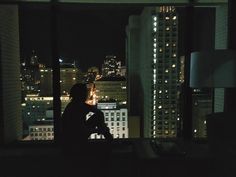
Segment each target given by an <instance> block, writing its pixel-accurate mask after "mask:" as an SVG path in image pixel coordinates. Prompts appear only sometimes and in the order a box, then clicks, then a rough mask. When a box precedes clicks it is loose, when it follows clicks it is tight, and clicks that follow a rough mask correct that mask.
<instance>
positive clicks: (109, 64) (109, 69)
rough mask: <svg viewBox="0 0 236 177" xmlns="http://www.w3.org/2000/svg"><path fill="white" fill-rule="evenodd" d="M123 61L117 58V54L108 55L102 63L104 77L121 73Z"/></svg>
mask: <svg viewBox="0 0 236 177" xmlns="http://www.w3.org/2000/svg"><path fill="white" fill-rule="evenodd" d="M120 68H121V61H117V60H116V56H114V55H110V56H106V59H105V61H104V64H103V65H102V77H116V76H118V74H119V73H120Z"/></svg>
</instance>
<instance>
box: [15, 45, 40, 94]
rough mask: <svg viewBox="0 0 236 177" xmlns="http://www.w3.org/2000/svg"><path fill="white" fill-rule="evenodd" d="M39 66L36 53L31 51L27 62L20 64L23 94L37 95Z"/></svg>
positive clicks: (38, 90)
mask: <svg viewBox="0 0 236 177" xmlns="http://www.w3.org/2000/svg"><path fill="white" fill-rule="evenodd" d="M40 66H41V65H40V64H39V58H38V56H37V55H36V52H35V51H34V50H33V51H32V56H31V57H30V61H29V62H23V63H21V78H20V79H21V83H22V91H23V94H37V93H39V92H40V88H39V85H40V71H39V70H40Z"/></svg>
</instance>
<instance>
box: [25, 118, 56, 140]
mask: <svg viewBox="0 0 236 177" xmlns="http://www.w3.org/2000/svg"><path fill="white" fill-rule="evenodd" d="M53 129H54V128H53V121H38V122H36V123H35V124H34V125H30V126H29V137H28V139H27V140H53V139H54V130H53Z"/></svg>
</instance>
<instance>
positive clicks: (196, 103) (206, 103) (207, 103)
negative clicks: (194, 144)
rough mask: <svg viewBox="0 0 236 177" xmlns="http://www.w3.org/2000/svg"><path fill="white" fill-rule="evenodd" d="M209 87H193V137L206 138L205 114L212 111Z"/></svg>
mask: <svg viewBox="0 0 236 177" xmlns="http://www.w3.org/2000/svg"><path fill="white" fill-rule="evenodd" d="M211 92H212V91H211V89H193V92H192V99H193V102H192V110H193V114H192V120H193V125H192V126H193V132H192V133H193V137H194V138H206V135H207V132H206V115H208V114H211V113H212V96H213V95H212V94H211Z"/></svg>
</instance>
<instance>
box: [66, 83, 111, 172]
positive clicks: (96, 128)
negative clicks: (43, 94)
mask: <svg viewBox="0 0 236 177" xmlns="http://www.w3.org/2000/svg"><path fill="white" fill-rule="evenodd" d="M87 93H88V92H87V87H86V85H85V84H75V85H74V86H73V87H72V88H71V90H70V97H71V102H70V103H69V104H68V105H67V106H66V108H65V110H64V113H63V115H62V137H63V140H62V145H63V152H64V155H66V156H67V160H68V159H69V161H70V162H71V163H70V164H67V165H75V166H76V165H79V166H80V167H81V168H88V167H89V166H91V165H95V164H94V162H95V160H98V161H99V158H100V159H101V160H106V158H107V157H106V155H107V154H109V152H105V151H106V150H107V151H109V144H110V142H111V141H112V139H113V137H112V135H111V134H110V132H109V128H108V127H107V126H106V124H105V122H104V115H103V113H102V111H100V110H98V109H97V108H96V107H94V106H91V105H88V104H86V103H85V101H86V100H87ZM92 133H98V134H102V135H104V137H105V139H106V141H107V142H108V143H107V144H105V145H106V146H107V147H108V148H107V147H105V149H102V151H100V150H101V149H99V148H98V146H96V144H90V143H89V142H88V138H89V136H90V135H91V134H92ZM106 148H107V149H106ZM104 150H105V151H104ZM73 161H75V163H76V164H74V162H73ZM96 163H97V162H96ZM81 164H82V165H81ZM97 165H98V164H97ZM85 166H87V167H85ZM91 167H92V166H91ZM91 170H92V169H91Z"/></svg>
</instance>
